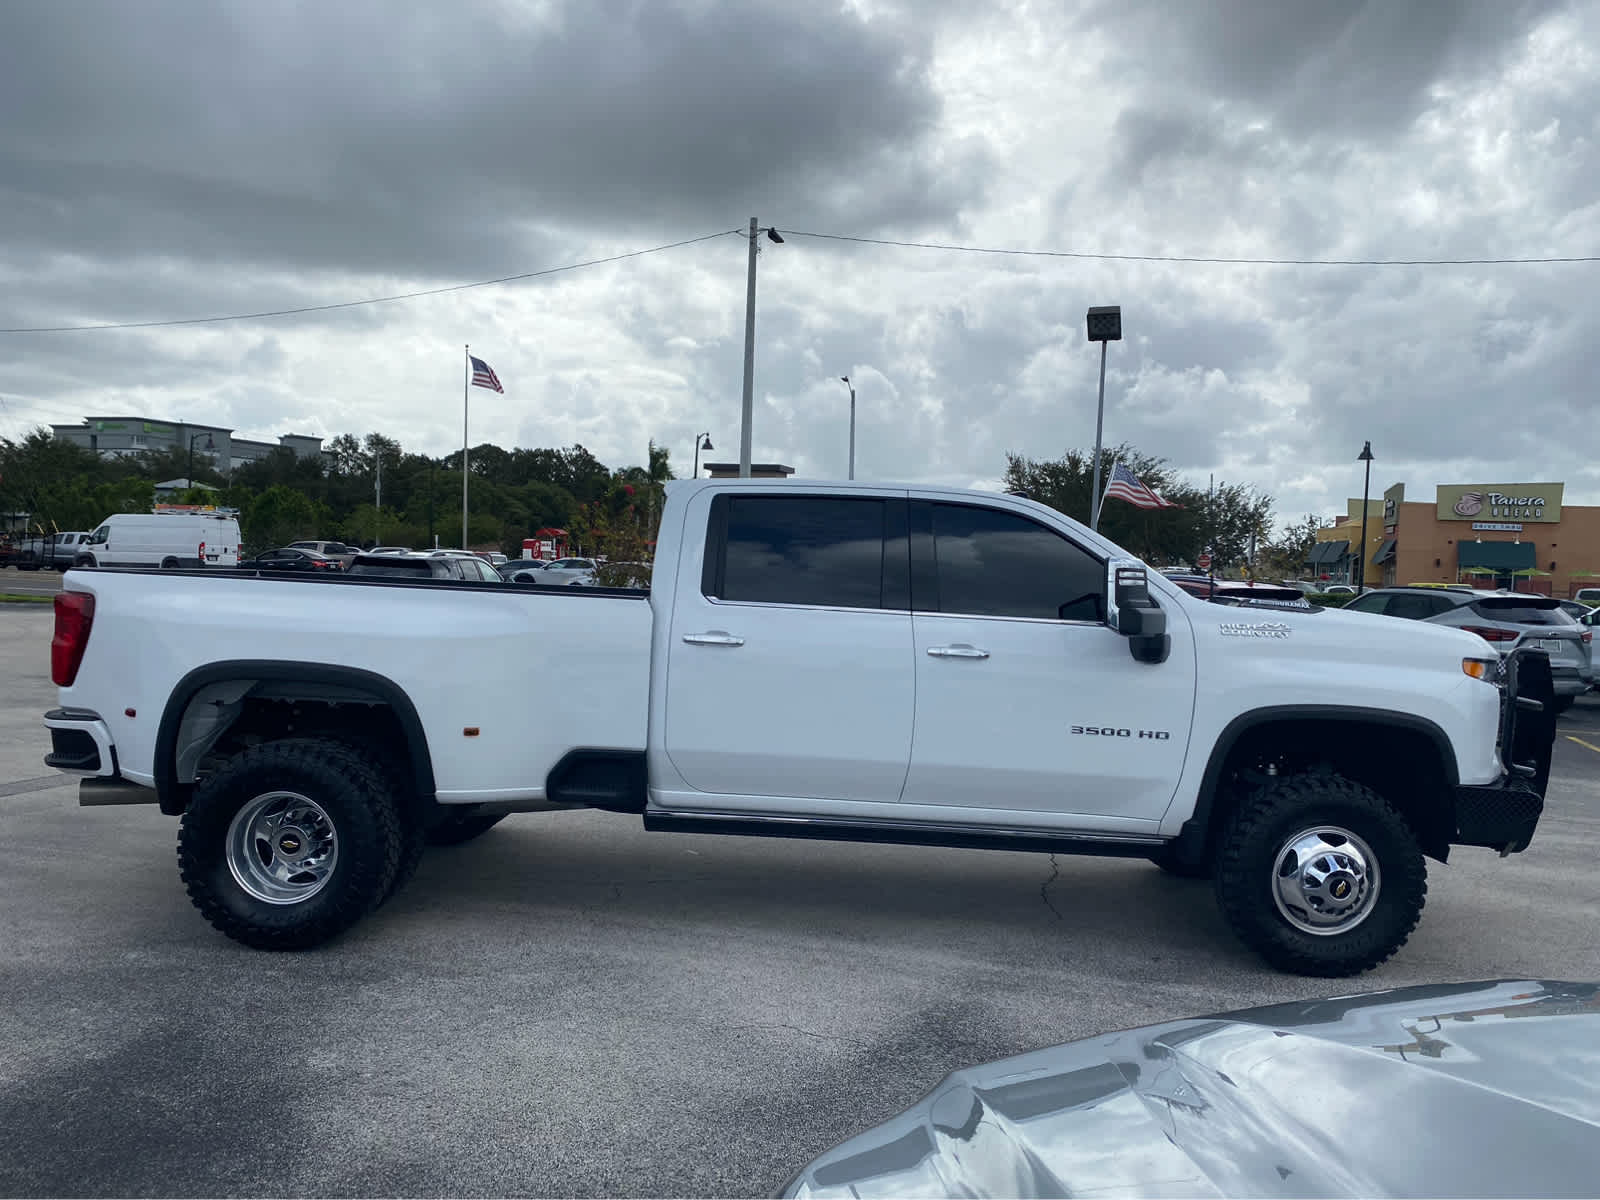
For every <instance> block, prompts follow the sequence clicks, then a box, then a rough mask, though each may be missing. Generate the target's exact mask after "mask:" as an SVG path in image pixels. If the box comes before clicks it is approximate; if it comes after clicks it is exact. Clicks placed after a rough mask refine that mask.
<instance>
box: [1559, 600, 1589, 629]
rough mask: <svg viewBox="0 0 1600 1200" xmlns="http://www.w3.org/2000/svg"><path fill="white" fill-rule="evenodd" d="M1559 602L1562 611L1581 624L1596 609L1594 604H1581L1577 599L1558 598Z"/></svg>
mask: <svg viewBox="0 0 1600 1200" xmlns="http://www.w3.org/2000/svg"><path fill="white" fill-rule="evenodd" d="M1557 603H1558V604H1559V605H1560V606H1561V611H1562V612H1564V613H1566V614H1567V616H1569V617H1571V618H1572V619H1573V620H1574V621H1577V622H1578V623H1579V624H1580V625H1581V624H1582V623H1583V619H1584V618H1585V617H1586V616H1588V615H1589V614H1590V613H1592V612H1593V611H1594V606H1593V605H1591V604H1581V603H1579V602H1578V601H1576V600H1558V601H1557Z"/></svg>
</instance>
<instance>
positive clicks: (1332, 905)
mask: <svg viewBox="0 0 1600 1200" xmlns="http://www.w3.org/2000/svg"><path fill="white" fill-rule="evenodd" d="M1273 861H1274V862H1275V863H1276V866H1275V867H1274V869H1273V875H1272V899H1273V902H1274V903H1275V904H1276V905H1277V906H1278V913H1279V915H1280V916H1282V917H1283V919H1284V920H1285V921H1287V922H1289V924H1291V925H1293V926H1294V927H1295V928H1296V929H1298V930H1300V931H1301V932H1302V933H1310V934H1315V935H1317V936H1319V937H1327V936H1330V935H1333V934H1340V933H1348V932H1349V931H1350V930H1352V929H1354V928H1355V927H1356V926H1357V925H1359V924H1361V922H1363V921H1365V920H1366V919H1367V918H1368V917H1369V916H1371V915H1372V909H1373V906H1374V905H1375V904H1376V903H1377V901H1378V888H1379V885H1380V884H1381V882H1382V880H1381V878H1380V875H1379V872H1378V859H1377V856H1376V855H1375V854H1373V853H1372V848H1371V847H1370V846H1368V845H1367V844H1366V843H1365V842H1364V841H1362V840H1361V839H1360V838H1358V837H1357V836H1356V835H1355V834H1353V833H1351V832H1350V831H1349V830H1348V829H1341V828H1339V827H1338V826H1337V825H1318V826H1315V827H1314V828H1311V829H1303V830H1301V831H1300V832H1299V833H1297V834H1295V835H1294V836H1293V837H1291V838H1288V839H1287V840H1285V841H1284V843H1283V845H1282V847H1281V848H1280V849H1279V850H1278V853H1277V856H1276V857H1275V858H1274V860H1273Z"/></svg>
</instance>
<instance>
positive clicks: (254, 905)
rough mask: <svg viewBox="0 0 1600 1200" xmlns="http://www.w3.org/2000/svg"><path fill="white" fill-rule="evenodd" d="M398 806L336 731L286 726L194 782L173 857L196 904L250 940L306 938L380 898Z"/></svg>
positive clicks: (393, 865)
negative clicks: (290, 731) (288, 735)
mask: <svg viewBox="0 0 1600 1200" xmlns="http://www.w3.org/2000/svg"><path fill="white" fill-rule="evenodd" d="M401 849H402V831H401V821H400V816H399V813H398V811H397V808H396V805H395V803H394V801H393V800H392V799H391V797H390V795H389V788H388V787H387V786H386V785H385V781H384V779H383V776H382V775H381V774H380V773H379V772H378V771H377V770H376V769H375V768H374V767H373V766H372V764H371V763H370V761H369V760H368V759H367V758H366V757H365V756H364V755H362V754H360V753H359V752H357V751H355V750H353V749H351V748H350V747H349V746H346V745H344V744H343V743H340V742H334V741H324V740H321V739H314V738H295V739H288V740H285V741H279V742H268V743H266V744H265V745H261V746H255V747H252V748H251V749H249V750H246V751H244V752H243V753H242V754H239V755H237V756H236V757H234V758H233V759H231V760H229V762H228V763H227V764H226V765H224V766H223V767H222V769H221V770H219V771H217V772H216V773H215V774H213V775H211V776H209V777H207V778H206V779H205V780H204V781H203V782H201V784H200V785H199V786H198V787H197V788H196V789H195V793H194V797H193V799H192V800H191V801H190V804H189V807H188V809H187V811H185V813H184V814H183V821H182V823H181V825H180V826H179V832H178V865H179V869H180V871H181V873H182V876H183V882H184V885H185V887H187V889H188V892H189V898H190V899H191V900H192V901H193V902H194V905H195V907H196V908H198V909H199V910H200V912H201V914H202V915H203V916H204V917H205V918H206V920H208V921H209V922H211V924H212V925H213V926H215V927H216V928H217V929H218V930H220V931H221V932H222V933H225V934H226V935H227V936H228V937H230V938H232V939H233V940H234V941H237V942H242V943H244V944H245V945H246V946H253V947H255V948H256V949H258V950H304V949H307V948H309V947H312V946H319V945H321V944H322V943H324V942H326V941H328V940H329V939H331V938H333V937H336V936H337V935H339V934H341V933H343V932H344V931H345V930H347V929H349V928H350V927H351V926H352V925H354V924H355V923H356V922H357V921H359V920H360V919H361V918H362V917H364V916H366V915H367V914H368V913H369V912H371V911H372V910H373V909H374V908H376V907H377V905H378V904H379V903H380V902H381V901H382V900H383V898H384V897H385V895H386V894H387V892H388V890H389V885H390V883H391V882H392V880H393V879H394V877H395V873H396V871H397V869H398V867H399V863H400V855H401Z"/></svg>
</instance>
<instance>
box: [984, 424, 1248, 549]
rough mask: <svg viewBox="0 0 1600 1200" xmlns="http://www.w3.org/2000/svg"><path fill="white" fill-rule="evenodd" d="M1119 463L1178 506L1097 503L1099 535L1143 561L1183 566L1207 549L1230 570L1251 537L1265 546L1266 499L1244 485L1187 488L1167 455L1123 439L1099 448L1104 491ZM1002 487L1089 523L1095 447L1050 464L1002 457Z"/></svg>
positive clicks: (1017, 457)
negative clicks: (1150, 452) (1146, 450)
mask: <svg viewBox="0 0 1600 1200" xmlns="http://www.w3.org/2000/svg"><path fill="white" fill-rule="evenodd" d="M1118 462H1121V463H1122V464H1123V465H1124V466H1125V467H1127V468H1128V469H1129V470H1131V471H1132V472H1133V473H1134V474H1135V475H1137V476H1138V477H1139V481H1140V482H1141V483H1143V484H1144V485H1145V486H1147V487H1149V488H1152V489H1153V490H1155V491H1157V492H1159V493H1160V494H1161V495H1162V496H1163V497H1164V498H1165V499H1167V500H1170V501H1172V502H1173V503H1175V504H1177V505H1180V506H1181V507H1179V508H1166V509H1144V508H1138V507H1135V506H1134V505H1132V504H1129V503H1127V502H1125V501H1123V500H1120V499H1116V498H1114V497H1113V498H1111V499H1108V500H1106V501H1105V502H1104V503H1103V504H1102V505H1101V508H1100V532H1101V533H1102V534H1103V535H1104V536H1106V537H1107V538H1110V539H1111V540H1112V541H1114V542H1116V543H1117V544H1118V545H1119V546H1124V547H1126V548H1127V549H1128V550H1130V551H1132V552H1133V553H1134V554H1137V555H1138V556H1139V557H1140V558H1143V559H1144V560H1145V561H1146V562H1150V563H1154V564H1156V565H1158V566H1164V565H1167V564H1172V563H1179V564H1185V565H1187V564H1192V563H1193V562H1194V561H1195V559H1197V558H1198V557H1199V556H1200V554H1201V552H1202V551H1205V550H1209V551H1210V553H1211V555H1212V558H1213V559H1214V560H1215V562H1216V565H1217V566H1218V567H1229V566H1235V565H1238V564H1242V563H1244V562H1246V561H1248V558H1249V553H1250V548H1251V545H1252V539H1254V542H1255V543H1257V544H1263V545H1264V544H1265V543H1266V540H1267V536H1268V531H1269V530H1270V528H1271V524H1272V497H1271V496H1268V495H1266V494H1264V493H1260V492H1257V491H1256V490H1255V489H1254V488H1253V487H1251V486H1250V485H1248V484H1227V483H1224V484H1219V485H1218V486H1217V487H1216V488H1215V490H1214V491H1213V490H1212V489H1211V488H1209V487H1207V488H1196V487H1191V486H1190V485H1188V484H1187V483H1185V482H1184V481H1183V480H1181V479H1180V478H1179V477H1178V476H1177V475H1176V474H1175V473H1174V472H1173V471H1172V469H1171V468H1170V467H1169V466H1168V465H1167V462H1166V460H1165V459H1162V458H1155V457H1152V456H1151V455H1148V454H1142V453H1140V452H1139V451H1137V450H1135V449H1134V448H1133V447H1132V446H1129V445H1127V444H1126V443H1124V444H1122V445H1120V446H1115V447H1111V448H1109V449H1105V450H1103V452H1102V457H1101V462H1100V486H1101V489H1102V491H1103V490H1104V488H1105V484H1106V480H1107V479H1108V478H1109V477H1110V474H1111V469H1112V467H1113V466H1114V465H1115V464H1116V463H1118ZM1005 486H1006V489H1007V490H1008V491H1014V492H1021V493H1023V494H1025V495H1027V496H1029V497H1031V498H1032V499H1034V500H1037V501H1039V502H1040V503H1042V504H1048V505H1049V506H1050V507H1051V508H1054V509H1056V510H1057V511H1059V512H1063V513H1066V514H1067V515H1068V516H1070V517H1074V518H1076V519H1077V520H1079V521H1082V522H1083V523H1084V524H1088V522H1089V513H1090V498H1091V496H1092V494H1093V491H1094V452H1093V451H1088V452H1085V451H1082V450H1068V451H1067V453H1066V454H1065V455H1063V456H1062V457H1061V458H1059V459H1055V460H1053V461H1048V460H1047V461H1038V460H1034V459H1029V458H1024V457H1022V456H1021V455H1018V454H1007V455H1006V473H1005Z"/></svg>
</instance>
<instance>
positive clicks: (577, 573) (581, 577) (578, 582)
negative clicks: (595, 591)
mask: <svg viewBox="0 0 1600 1200" xmlns="http://www.w3.org/2000/svg"><path fill="white" fill-rule="evenodd" d="M595 570H596V567H595V561H594V559H592V558H558V559H556V560H555V561H554V562H553V563H551V564H550V565H549V566H547V567H546V568H545V569H544V570H542V571H540V572H539V577H538V578H537V579H535V580H534V581H533V582H534V583H537V584H540V585H541V586H544V587H593V586H594V582H595Z"/></svg>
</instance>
